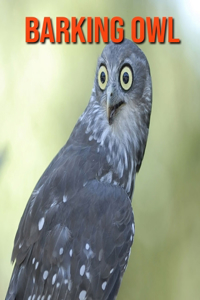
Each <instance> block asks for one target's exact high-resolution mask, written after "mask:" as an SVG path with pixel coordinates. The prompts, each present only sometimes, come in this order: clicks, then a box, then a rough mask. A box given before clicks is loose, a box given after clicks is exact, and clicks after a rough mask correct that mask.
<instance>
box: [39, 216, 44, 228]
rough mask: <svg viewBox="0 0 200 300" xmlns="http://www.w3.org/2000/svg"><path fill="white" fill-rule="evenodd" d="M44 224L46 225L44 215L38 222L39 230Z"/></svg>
mask: <svg viewBox="0 0 200 300" xmlns="http://www.w3.org/2000/svg"><path fill="white" fill-rule="evenodd" d="M43 226H44V217H42V218H41V219H40V221H39V222H38V230H39V231H40V230H42V228H43Z"/></svg>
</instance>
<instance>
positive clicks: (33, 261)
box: [32, 257, 35, 265]
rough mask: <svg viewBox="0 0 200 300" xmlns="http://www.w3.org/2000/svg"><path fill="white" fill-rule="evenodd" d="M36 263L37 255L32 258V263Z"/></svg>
mask: <svg viewBox="0 0 200 300" xmlns="http://www.w3.org/2000/svg"><path fill="white" fill-rule="evenodd" d="M34 263H35V257H33V259H32V264H33V265H34Z"/></svg>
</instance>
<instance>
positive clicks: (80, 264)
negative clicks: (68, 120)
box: [6, 40, 151, 300]
mask: <svg viewBox="0 0 200 300" xmlns="http://www.w3.org/2000/svg"><path fill="white" fill-rule="evenodd" d="M150 112H151V77H150V72H149V67H148V63H147V60H146V58H145V56H144V54H143V52H142V51H141V50H140V49H139V48H138V47H137V46H136V45H135V44H134V43H132V42H131V41H129V40H125V41H124V42H123V43H122V44H119V45H117V44H113V43H111V44H109V45H107V46H106V47H105V49H104V51H103V52H102V55H101V57H100V58H99V60H98V64H97V71H96V76H95V81H94V87H93V91H92V95H91V99H90V101H89V104H88V106H87V108H86V110H85V112H84V113H83V114H82V116H81V117H80V118H79V120H78V122H77V124H76V126H75V128H74V130H73V132H72V134H71V136H70V138H69V140H68V142H67V143H66V145H65V146H64V147H63V148H62V149H61V150H60V152H59V153H58V154H57V156H56V157H55V158H54V159H53V161H52V162H51V164H50V165H49V167H48V168H47V169H46V171H45V172H44V174H43V175H42V177H41V178H40V180H39V181H38V183H37V185H36V187H35V189H34V191H33V193H32V195H31V197H30V199H29V201H28V203H27V206H26V209H25V211H24V214H23V216H22V218H21V221H20V224H19V228H18V231H17V234H16V238H15V243H14V249H13V254H12V261H15V267H14V271H13V275H12V278H11V282H10V286H9V289H8V293H7V296H6V300H19V299H20V300H25V299H28V300H36V299H37V300H50V299H52V300H55V299H57V300H61V299H63V300H72V299H79V300H84V299H88V300H89V299H90V300H92V299H95V300H96V299H101V300H106V299H109V300H112V299H115V298H116V296H117V293H118V289H119V286H120V283H121V279H122V276H123V273H124V271H125V269H126V266H127V262H128V258H129V255H130V248H131V245H132V242H133V238H134V232H135V225H134V216H133V212H132V207H131V197H132V193H133V189H134V183H135V175H136V172H137V171H138V170H139V168H140V165H141V162H142V158H143V155H144V151H145V147H146V141H147V136H148V128H149V118H150Z"/></svg>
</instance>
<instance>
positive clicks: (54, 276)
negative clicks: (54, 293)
mask: <svg viewBox="0 0 200 300" xmlns="http://www.w3.org/2000/svg"><path fill="white" fill-rule="evenodd" d="M56 278H57V274H54V275H53V277H52V285H54V283H55V282H56Z"/></svg>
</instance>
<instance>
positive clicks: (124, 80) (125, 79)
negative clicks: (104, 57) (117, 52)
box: [123, 72, 129, 84]
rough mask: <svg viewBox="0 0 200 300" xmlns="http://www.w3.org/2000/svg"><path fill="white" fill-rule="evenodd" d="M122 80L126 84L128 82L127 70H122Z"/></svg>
mask: <svg viewBox="0 0 200 300" xmlns="http://www.w3.org/2000/svg"><path fill="white" fill-rule="evenodd" d="M123 82H124V83H125V84H127V83H128V82H129V75H128V73H127V72H124V74H123Z"/></svg>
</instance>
